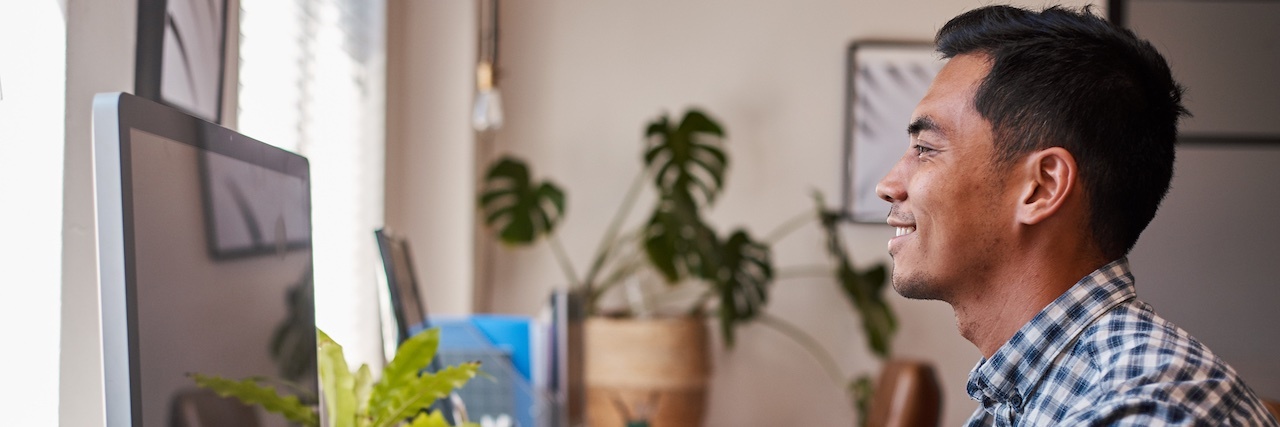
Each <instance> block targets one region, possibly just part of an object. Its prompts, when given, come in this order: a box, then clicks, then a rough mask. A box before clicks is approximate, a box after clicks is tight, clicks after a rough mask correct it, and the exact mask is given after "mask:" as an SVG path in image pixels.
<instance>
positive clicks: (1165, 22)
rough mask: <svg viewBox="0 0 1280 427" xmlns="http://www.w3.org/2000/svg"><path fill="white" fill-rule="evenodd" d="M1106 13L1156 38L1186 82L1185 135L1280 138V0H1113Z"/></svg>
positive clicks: (1186, 138)
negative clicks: (1279, 76) (1189, 112)
mask: <svg viewBox="0 0 1280 427" xmlns="http://www.w3.org/2000/svg"><path fill="white" fill-rule="evenodd" d="M1107 13H1108V15H1109V16H1108V19H1110V20H1111V21H1112V22H1115V23H1117V24H1119V25H1122V26H1124V27H1126V28H1129V29H1131V30H1133V32H1134V33H1136V34H1137V35H1138V37H1141V38H1143V39H1146V40H1148V41H1150V42H1151V43H1152V44H1153V45H1155V47H1156V49H1157V50H1159V51H1160V53H1161V54H1163V55H1164V57H1165V59H1166V60H1168V61H1169V66H1170V68H1172V69H1173V77H1174V79H1176V80H1178V83H1180V84H1182V85H1183V86H1184V87H1185V88H1186V92H1185V93H1184V94H1183V97H1182V101H1183V105H1184V106H1186V108H1187V110H1189V111H1191V114H1192V116H1191V117H1187V118H1184V119H1183V121H1182V122H1181V123H1180V125H1179V136H1178V139H1179V140H1180V141H1181V142H1194V143H1212V144H1220V143H1233V142H1234V143H1240V142H1244V143H1268V144H1274V143H1280V120H1276V117H1280V83H1278V82H1277V81H1276V78H1275V76H1277V75H1280V43H1276V41H1277V40H1280V26H1277V25H1276V24H1275V23H1276V22H1277V21H1280V2H1278V1H1257V0H1219V1H1197V0H1110V1H1109V2H1108V4H1107Z"/></svg>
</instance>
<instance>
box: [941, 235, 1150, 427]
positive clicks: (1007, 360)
mask: <svg viewBox="0 0 1280 427" xmlns="http://www.w3.org/2000/svg"><path fill="white" fill-rule="evenodd" d="M1135 296H1136V291H1135V290H1134V287H1133V275H1132V274H1131V273H1130V272H1129V261H1128V259H1127V258H1120V259H1118V260H1116V261H1113V262H1111V263H1109V264H1107V265H1104V266H1102V268H1099V269H1097V270H1095V271H1094V272H1093V273H1090V274H1089V275H1088V276H1085V277H1084V278H1083V279H1080V281H1079V282H1076V284H1075V285H1074V286H1072V287H1071V289H1069V290H1067V292H1065V293H1063V294H1062V295H1061V296H1059V297H1058V299H1056V300H1054V301H1053V302H1052V303H1050V304H1049V305H1048V306H1047V307H1045V308H1044V310H1041V311H1040V313H1039V314H1037V315H1036V317H1034V318H1032V319H1031V321H1030V322H1027V324H1026V325H1024V326H1023V327H1022V329H1019V330H1018V332H1017V333H1015V334H1013V337H1012V338H1009V341H1008V342H1006V343H1005V344H1004V346H1001V347H1000V349H999V350H997V351H996V353H995V354H993V355H991V358H989V359H988V358H983V359H982V360H979V361H978V365H977V366H975V367H974V368H973V371H971V372H970V373H969V382H968V384H967V387H966V388H967V391H968V393H969V396H970V397H972V398H973V399H974V400H977V401H978V402H979V403H980V404H981V405H982V407H983V409H985V410H986V411H987V412H992V411H993V410H994V408H995V407H996V406H997V405H1007V406H1005V407H1011V408H1014V410H1020V409H1021V408H1022V406H1023V404H1025V403H1026V402H1025V401H1024V400H1025V398H1026V396H1029V395H1031V394H1032V392H1034V391H1035V389H1036V387H1038V386H1040V383H1041V381H1042V380H1045V379H1046V378H1045V377H1047V376H1048V374H1049V370H1050V369H1051V368H1052V367H1053V363H1054V360H1055V359H1057V358H1058V355H1059V354H1061V353H1062V352H1063V351H1064V350H1066V349H1067V347H1068V346H1069V345H1070V344H1071V343H1073V342H1075V340H1076V338H1077V337H1078V336H1079V335H1080V333H1081V332H1083V331H1084V330H1085V328H1086V327H1088V326H1089V324H1090V323H1092V322H1093V320H1094V319H1097V318H1098V317H1099V316H1101V315H1103V314H1104V313H1106V312H1107V311H1108V310H1110V309H1111V308H1112V307H1115V306H1116V305H1118V304H1121V303H1124V302H1125V301H1129V300H1131V299H1133V298H1135Z"/></svg>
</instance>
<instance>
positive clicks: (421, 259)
mask: <svg viewBox="0 0 1280 427" xmlns="http://www.w3.org/2000/svg"><path fill="white" fill-rule="evenodd" d="M475 16H476V13H475V3H474V2H471V1H419V0H388V1H387V133H386V137H387V147H386V177H387V178H386V224H387V226H388V227H391V228H392V229H394V230H395V231H396V232H397V233H400V234H401V235H403V236H404V237H406V238H408V240H409V241H410V242H412V243H411V246H412V249H413V251H412V252H413V265H414V267H416V270H417V274H418V277H419V281H420V282H422V286H423V289H422V295H423V298H424V299H425V300H426V302H427V305H428V308H429V310H430V311H431V312H432V313H434V314H440V313H451V314H457V313H466V312H469V311H470V310H471V305H472V298H471V284H472V282H473V280H472V276H473V275H472V257H473V255H472V242H473V241H474V236H473V234H474V233H473V232H472V230H473V228H474V221H473V209H472V206H474V202H473V200H474V197H473V194H474V192H475V186H474V184H473V182H474V174H475V172H474V170H475V168H474V156H475V148H474V147H475V146H474V138H473V135H472V132H471V128H470V125H469V124H470V123H471V122H470V115H469V114H470V110H471V93H472V91H473V90H474V87H475V83H474V82H475V80H474V79H475V74H474V68H473V67H474V66H475V65H474V64H475V25H476V18H475Z"/></svg>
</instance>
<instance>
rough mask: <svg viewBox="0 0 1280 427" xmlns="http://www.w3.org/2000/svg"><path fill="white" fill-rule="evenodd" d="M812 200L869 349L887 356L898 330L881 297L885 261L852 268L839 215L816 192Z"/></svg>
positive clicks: (881, 356)
mask: <svg viewBox="0 0 1280 427" xmlns="http://www.w3.org/2000/svg"><path fill="white" fill-rule="evenodd" d="M814 200H815V202H816V204H817V212H818V217H819V218H820V219H821V221H822V229H823V231H824V232H825V233H826V237H827V238H826V241H827V245H826V246H827V253H828V254H829V255H830V256H831V257H832V258H833V259H834V260H835V262H836V271H835V274H836V279H837V280H839V282H840V290H841V291H843V293H844V296H845V298H846V299H847V300H849V303H850V304H851V305H853V308H854V309H856V311H857V312H858V316H859V318H860V319H861V320H862V328H863V331H865V332H866V334H867V345H868V346H869V347H871V351H872V352H873V353H875V355H876V356H878V357H880V358H882V359H883V358H886V357H888V356H889V353H890V352H891V348H890V346H891V345H892V341H893V334H894V332H896V331H897V329H898V322H897V319H896V318H895V317H894V314H893V310H892V309H890V308H889V303H888V301H886V300H885V298H884V292H885V288H886V286H885V285H886V284H887V283H888V274H887V271H888V270H887V268H886V267H885V265H884V264H876V265H875V266H872V267H870V268H868V269H867V270H866V271H864V272H858V271H857V270H856V269H854V267H853V261H852V260H850V258H849V253H848V252H847V251H846V250H845V249H844V243H843V242H842V241H841V238H840V230H839V224H840V221H841V215H840V214H839V213H838V212H835V211H831V210H828V209H827V208H826V206H825V204H824V203H823V198H822V195H821V194H819V193H815V194H814Z"/></svg>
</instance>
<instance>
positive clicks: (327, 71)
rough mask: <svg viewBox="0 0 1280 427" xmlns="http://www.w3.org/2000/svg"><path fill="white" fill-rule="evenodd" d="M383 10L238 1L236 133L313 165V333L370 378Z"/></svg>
mask: <svg viewBox="0 0 1280 427" xmlns="http://www.w3.org/2000/svg"><path fill="white" fill-rule="evenodd" d="M384 8H385V3H384V2H383V1H382V0H297V1H278V0H241V10H240V88H239V111H238V114H237V116H238V118H237V121H238V123H239V130H240V132H242V133H244V134H246V135H249V136H251V137H254V138H256V139H259V140H262V141H264V142H267V143H271V144H276V145H278V146H280V147H282V148H285V149H288V150H293V151H295V152H297V153H299V154H302V155H304V156H306V157H307V158H308V159H309V160H310V162H311V185H312V196H311V211H312V214H311V215H312V228H313V230H312V232H313V236H314V238H313V244H314V258H315V285H316V324H317V326H318V327H319V328H321V329H323V330H324V331H325V332H326V333H328V334H329V335H330V336H332V337H333V338H334V340H336V341H338V342H339V343H341V344H343V346H344V347H345V348H346V349H347V351H346V353H347V359H348V360H349V361H350V362H351V363H353V364H356V365H358V364H360V363H369V364H370V365H371V366H380V365H381V359H382V350H381V349H382V343H381V334H380V332H379V318H378V312H377V310H378V303H377V301H378V300H377V295H378V294H377V282H376V280H377V275H376V271H377V270H376V268H378V265H379V264H377V260H378V255H377V254H378V253H377V246H376V245H375V241H374V237H373V230H374V229H375V228H376V227H379V226H381V225H382V220H383V212H382V211H383V210H382V206H383V196H382V195H383V147H384V143H383V141H384V138H383V131H382V129H383V123H384V120H383V109H384V107H383V105H384V102H383V99H384V89H383V87H384V84H383V75H384V72H383V58H384V56H385V43H384V42H383V36H382V35H383V34H384V33H385V30H384V26H385V24H384V20H383V16H384V12H383V11H384Z"/></svg>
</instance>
